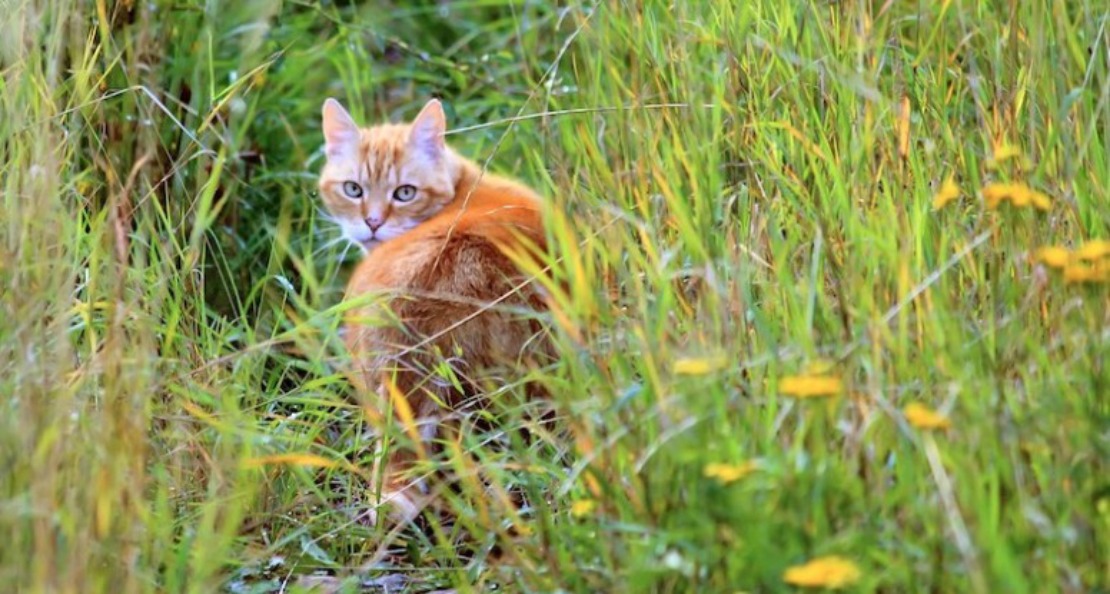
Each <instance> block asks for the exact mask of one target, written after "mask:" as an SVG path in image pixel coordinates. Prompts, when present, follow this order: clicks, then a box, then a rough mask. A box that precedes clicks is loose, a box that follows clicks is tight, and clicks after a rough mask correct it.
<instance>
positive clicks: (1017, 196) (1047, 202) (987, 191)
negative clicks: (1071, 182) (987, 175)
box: [983, 182, 1052, 210]
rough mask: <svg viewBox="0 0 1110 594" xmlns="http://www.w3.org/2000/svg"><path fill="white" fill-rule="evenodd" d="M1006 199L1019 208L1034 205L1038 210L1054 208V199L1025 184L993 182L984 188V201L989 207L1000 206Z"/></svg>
mask: <svg viewBox="0 0 1110 594" xmlns="http://www.w3.org/2000/svg"><path fill="white" fill-rule="evenodd" d="M1004 200H1009V201H1010V204H1012V205H1013V206H1015V207H1017V208H1024V207H1026V206H1030V205H1032V206H1033V208H1036V209H1037V210H1049V209H1050V208H1052V199H1051V198H1049V197H1048V196H1047V195H1046V194H1043V193H1041V192H1038V191H1036V190H1034V189H1032V188H1030V187H1029V186H1027V185H1025V184H1019V183H1003V182H993V183H989V184H987V185H986V186H985V187H984V188H983V201H984V202H985V203H986V206H987V208H991V209H994V208H998V205H999V204H1001V203H1002V201H1004Z"/></svg>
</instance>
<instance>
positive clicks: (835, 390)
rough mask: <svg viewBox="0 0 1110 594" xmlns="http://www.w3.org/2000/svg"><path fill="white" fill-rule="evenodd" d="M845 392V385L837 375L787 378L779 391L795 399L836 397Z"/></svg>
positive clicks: (783, 380)
mask: <svg viewBox="0 0 1110 594" xmlns="http://www.w3.org/2000/svg"><path fill="white" fill-rule="evenodd" d="M843 390H844V384H843V383H842V382H841V381H840V378H839V377H837V376H835V375H799V376H791V377H785V378H783V379H782V382H780V383H779V391H781V392H782V393H783V394H785V395H787V396H794V397H795V398H814V397H817V396H835V395H836V394H839V393H840V392H841V391H843Z"/></svg>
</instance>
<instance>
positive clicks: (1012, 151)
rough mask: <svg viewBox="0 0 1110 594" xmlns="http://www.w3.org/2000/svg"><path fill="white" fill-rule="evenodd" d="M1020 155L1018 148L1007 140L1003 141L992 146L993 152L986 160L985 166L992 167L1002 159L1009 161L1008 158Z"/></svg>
mask: <svg viewBox="0 0 1110 594" xmlns="http://www.w3.org/2000/svg"><path fill="white" fill-rule="evenodd" d="M1020 156H1021V149H1020V148H1018V147H1017V146H1016V145H1013V144H1010V143H1008V142H1003V143H1001V144H998V145H996V146H995V147H994V154H993V155H991V157H990V159H988V160H987V167H989V168H994V167H997V166H998V164H999V163H1002V162H1003V161H1009V160H1010V159H1014V158H1017V157H1020Z"/></svg>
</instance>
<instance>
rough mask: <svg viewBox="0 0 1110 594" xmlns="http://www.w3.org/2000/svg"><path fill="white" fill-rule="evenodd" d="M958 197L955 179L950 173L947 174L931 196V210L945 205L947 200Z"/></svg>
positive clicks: (958, 190)
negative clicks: (938, 188) (937, 189)
mask: <svg viewBox="0 0 1110 594" xmlns="http://www.w3.org/2000/svg"><path fill="white" fill-rule="evenodd" d="M959 197H960V188H959V186H957V185H956V180H955V179H954V178H953V176H952V175H949V176H948V178H947V179H945V180H944V183H943V184H941V185H940V190H939V191H937V193H936V195H935V196H933V210H940V209H942V208H944V207H945V205H947V204H948V203H949V202H952V201H953V200H955V199H957V198H959Z"/></svg>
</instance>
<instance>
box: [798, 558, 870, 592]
mask: <svg viewBox="0 0 1110 594" xmlns="http://www.w3.org/2000/svg"><path fill="white" fill-rule="evenodd" d="M860 575H861V574H860V570H859V568H858V567H856V564H855V563H852V562H851V561H849V560H847V559H845V558H843V557H836V556H830V557H818V558H817V559H813V560H812V561H810V562H809V563H806V564H804V565H795V566H794V567H791V568H789V569H787V570H786V573H784V574H783V576H782V579H783V581H785V582H786V583H788V584H790V585H792V586H800V587H802V588H830V589H836V588H843V587H845V586H850V585H852V584H854V583H856V582H857V581H859V578H860Z"/></svg>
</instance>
